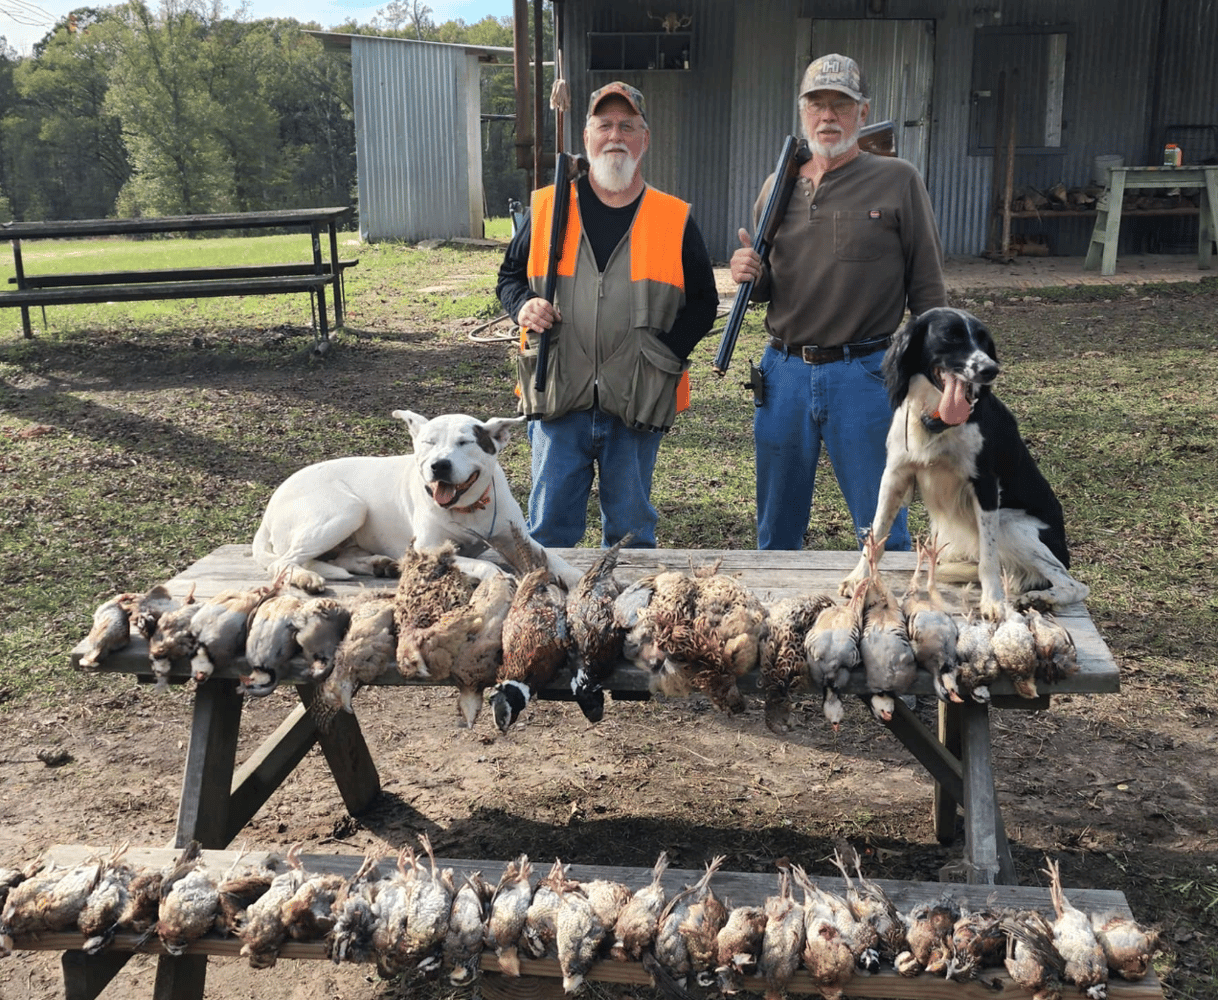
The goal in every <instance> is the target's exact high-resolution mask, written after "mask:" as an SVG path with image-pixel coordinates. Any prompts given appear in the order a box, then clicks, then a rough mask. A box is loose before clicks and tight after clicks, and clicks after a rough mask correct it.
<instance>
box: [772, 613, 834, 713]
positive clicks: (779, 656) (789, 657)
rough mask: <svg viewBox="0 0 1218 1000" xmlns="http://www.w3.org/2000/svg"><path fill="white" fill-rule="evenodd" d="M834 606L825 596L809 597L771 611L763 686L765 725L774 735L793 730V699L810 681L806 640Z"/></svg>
mask: <svg viewBox="0 0 1218 1000" xmlns="http://www.w3.org/2000/svg"><path fill="white" fill-rule="evenodd" d="M834 604H835V602H834V600H833V598H831V597H826V596H824V595H823V594H806V595H804V596H801V597H788V598H784V599H783V600H781V601H779V602H778V603H777V604H775V605H774V606H773V607H771V608H770V614H769V618H770V629H769V634H768V635H767V636H766V638H765V640H764V641H763V642H762V644H761V683H762V687H763V689H764V691H765V724H766V726H767V727H768V728H769V729H770V731H771V732H775V733H779V734H783V733H789V732H790V731H791V729H792V726H791V695H792V693H794V692H796V691H798V690H800V689H801V688H802V687H804V686H805V685H806V684H807V682H808V681H809V679H810V677H809V667H808V656H807V654H806V653H805V652H804V640H805V639H806V637H807V635H808V632H809V630H810V629H811V628H812V625H813V623H814V622H815V621H816V619H817V617H818V616H819V615H820V613H821V612H822V611H824V610H825V609H826V608H828V607H831V606H833V605H834Z"/></svg>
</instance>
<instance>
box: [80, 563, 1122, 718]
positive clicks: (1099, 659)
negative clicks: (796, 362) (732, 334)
mask: <svg viewBox="0 0 1218 1000" xmlns="http://www.w3.org/2000/svg"><path fill="white" fill-rule="evenodd" d="M558 552H559V554H560V555H561V556H562V557H563V558H565V559H567V560H568V561H569V562H570V563H571V564H572V565H574V566H575V567H576V568H578V569H585V568H587V567H588V566H590V565H591V563H592V562H593V560H594V559H595V558H596V557H597V556H598V555H599V554H600V550H599V549H589V548H576V549H559V550H558ZM720 558H721V559H722V563H721V565H720V572H723V573H732V574H736V575H738V576H739V578H740V580H741V582H743V583H744V584H745V586H747V587H749V589H750V590H752V591H753V593H755V594H756V595H757V597H758V599H759V600H761V601H762V602H763V603H765V604H767V605H769V604H772V603H774V601H776V600H779V599H781V598H782V597H786V596H793V595H796V594H806V593H828V594H835V593H836V588H837V584H838V583H839V582H840V580H841V579H842V577H843V576H845V575H846V574H847V573H848V572H849V571H850V570H851V569H852V568H853V566H854V563H855V560H856V559H857V558H858V556H857V554H856V553H852V552H831V551H804V552H759V551H756V550H750V549H626V550H624V551H623V552H622V554H621V558H620V560H619V563H618V570H617V573H616V576H617V578H618V579H619V580H620V581H621V582H622V583H623V584H628V583H631V582H633V581H634V580H637V579H638V578H639V577H641V576H644V575H646V574H647V573H651V572H654V571H655V570H656V569H657V568H659V567H669V568H672V569H682V570H688V569H689V568H690V566H691V565H692V566H694V567H698V566H703V565H711V564H713V563H714V562H715V561H716V560H719V559H720ZM914 563H915V557H914V555H913V554H912V553H909V552H890V553H888V554H887V555H886V556H885V558H884V563H883V567H882V571H883V573H884V576H885V579H886V580H887V581H888V582H889V584H890V585H891V586H893V587H894V589H897V590H898V591H899V590H903V589H904V588H905V586H906V585H907V583H908V581H909V576H910V574H911V572H912V570H913V568H914ZM267 581H268V577H267V575H266V573H265V572H264V571H263V570H262V569H261V568H260V567H259V566H257V565H256V564H255V562H254V560H253V556H252V555H251V552H250V546H248V545H222V546H220V547H219V548H217V549H215V550H214V551H212V552H210V553H208V555H206V556H204V557H203V558H202V559H200V560H198V561H197V562H195V563H193V564H192V565H191V566H189V567H188V568H187V569H185V570H184V571H182V572H181V573H179V574H178V575H177V576H174V577H172V578H171V579H170V580H168V581H166V584H165V585H166V587H167V588H168V590H169V592H170V593H171V594H173V595H174V596H176V597H184V596H185V595H186V594H187V593H190V592H191V589H192V588H193V590H194V595H195V599H196V600H207V599H208V598H210V597H213V596H215V595H216V594H218V593H220V591H222V590H227V589H246V588H249V587H254V586H260V585H262V584H264V583H266V582H267ZM394 586H395V581H393V580H382V579H375V578H372V577H357V578H354V579H352V580H349V581H344V580H336V581H331V586H330V588H329V590H330V591H331V592H333V593H334V594H336V595H339V596H343V595H350V594H354V593H358V592H360V591H367V590H391V589H392V588H393V587H394ZM943 591H944V596H945V598H946V600H947V603H948V605H949V607H952V608H954V609H958V608H959V606H960V590H959V588H956V587H949V586H945V587H944V588H943ZM957 613H958V611H957ZM1060 618H1061V620H1062V623H1063V624H1064V625H1065V626H1066V627H1067V628H1068V629H1069V630H1070V634H1071V636H1072V637H1073V638H1074V642H1075V646H1076V647H1077V650H1078V661H1079V671H1078V673H1077V674H1075V675H1074V676H1073V677H1070V678H1067V679H1066V680H1064V681H1062V682H1061V683H1059V684H1056V685H1054V686H1053V687H1051V688H1049V687H1046V686H1044V685H1042V687H1043V688H1044V690H1045V691H1048V692H1049V693H1053V694H1103V693H1111V692H1115V691H1119V690H1120V672H1119V670H1118V668H1117V664H1116V661H1115V660H1114V659H1113V658H1112V654H1111V652H1110V651H1109V649H1108V646H1107V644H1106V643H1105V642H1104V640H1103V638H1102V637H1101V636H1100V634H1099V633H1098V632H1097V630H1096V628H1095V624H1094V623H1093V622H1092V621H1091V618H1090V616H1089V615H1088V614H1087V610H1086V608H1085V607H1084V606H1083V605H1081V604H1078V605H1073V606H1072V607H1070V608H1068V609H1065V611H1064V612H1063V613H1062V614H1061V615H1060ZM79 658H80V657H79V652H76V651H74V652H73V656H72V662H73V663H74V664H75V663H76V662H77V661H78V660H79ZM99 669H100V670H101V671H102V672H118V673H134V674H140V675H144V676H150V675H151V672H152V668H151V664H150V661H149V658H148V651H147V643H146V642H145V641H144V640H143V638H141V637H140V636H138V635H133V636H132V641H131V644H130V645H129V646H127V647H126V648H125V649H123V650H119V651H118V652H115V653H113V654H111V656H110V657H108V658H107V659H106V660H105V661H104V662H103V663H102V665H101V667H100V668H99ZM244 669H245V665H244V661H238V663H237V664H236V665H235V666H234V667H230V668H221V669H219V670H217V672H216V675H215V676H217V677H238V676H240V674H241V672H242V671H243V670H244ZM304 670H305V664H304V663H303V661H297V662H296V663H295V664H294V667H293V671H294V672H293V673H292V674H291V675H290V676H289V677H286V678H284V679H283V681H284V683H299V682H300V681H302V680H303V679H304V678H305V675H304ZM171 676H172V677H174V678H178V679H183V680H184V679H185V678H187V677H188V676H189V670H188V668H187V665H186V664H185V663H181V664H178V665H176V666H175V669H174V671H173V673H172V674H171ZM648 679H649V678H648V676H647V673H646V672H645V671H643V670H640V669H639V668H637V667H634V666H632V665H630V664H625V663H623V664H622V665H620V666H619V668H618V669H617V670H616V671H615V672H614V675H613V676H612V677H611V678H610V680H609V682H608V683H607V684H606V687H607V688H608V689H609V690H611V691H614V690H616V691H619V692H634V693H641V692H646V691H647V688H648ZM755 681H756V678H752V679H746V680H745V681H744V682H743V683H742V688H743V689H753V688H755V686H756V685H755ZM377 683H379V684H383V685H401V684H418V683H427V684H431V683H435V682H433V681H425V682H420V681H412V680H406V679H404V678H402V677H400V676H399V675H398V673H397V672H396V670H392V669H391V670H388V671H386V672H385V674H384V675H382V677H381V678H380V680H379V681H378V682H377ZM991 689H992V691H993V693H994V694H996V695H1007V694H1013V693H1014V689H1013V688H1012V687H1011V684H1010V681H1009V680H1007V679H1006V678H1000V679H999V680H998V681H997V682H996V683H995V684H993V685H991ZM847 690H849V691H851V692H859V693H862V692H864V691H865V686H864V685H863V681H862V677H861V674H860V676H858V677H857V678H854V679H853V680H852V682H851V685H850V687H849V688H848V689H847ZM912 692H913V693H914V694H932V693H933V686H932V683H931V680H930V677H929V676H927V675H926V674H925V673H924V672H919V674H918V677H917V680H916V681H915V684H914V687H913V688H912ZM550 694H551V695H557V696H566V697H569V690H568V688H567V684H566V682H565V681H558V682H555V684H553V685H551V688H550Z"/></svg>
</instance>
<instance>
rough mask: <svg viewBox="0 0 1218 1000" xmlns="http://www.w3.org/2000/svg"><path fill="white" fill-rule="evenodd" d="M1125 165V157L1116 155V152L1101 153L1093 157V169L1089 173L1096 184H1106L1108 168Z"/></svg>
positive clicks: (1105, 185)
mask: <svg viewBox="0 0 1218 1000" xmlns="http://www.w3.org/2000/svg"><path fill="white" fill-rule="evenodd" d="M1124 165H1125V157H1123V156H1118V155H1117V154H1116V153H1103V154H1101V155H1100V156H1097V157H1096V158H1095V169H1094V171H1093V172H1092V174H1091V179H1092V180H1093V181H1095V183H1096V184H1100V185H1103V186H1104V187H1107V186H1108V170H1109V169H1110V168H1111V167H1123V166H1124Z"/></svg>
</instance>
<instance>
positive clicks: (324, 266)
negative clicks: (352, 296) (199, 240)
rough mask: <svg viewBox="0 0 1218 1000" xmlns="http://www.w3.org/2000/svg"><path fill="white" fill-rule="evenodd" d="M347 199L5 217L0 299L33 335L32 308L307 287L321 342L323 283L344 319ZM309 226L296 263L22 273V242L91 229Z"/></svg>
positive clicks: (324, 334)
mask: <svg viewBox="0 0 1218 1000" xmlns="http://www.w3.org/2000/svg"><path fill="white" fill-rule="evenodd" d="M350 211H351V209H350V207H349V206H346V205H338V206H330V207H324V208H292V209H278V210H269V211H262V212H220V213H215V214H211V215H179V216H160V217H150V218H139V219H64V220H58V221H49V222H10V223H7V224H4V225H0V237H2V238H4V239H8V240H10V241H11V242H12V246H13V266H14V269H15V271H16V274H15V275H14V277H13V278H12V279H11V281H12V283H13V284H15V285H16V286H17V288H16V290H15V291H11V292H9V291H6V292H0V306H9V307H17V308H20V309H21V323H22V329H23V331H24V333H25V336H26V337H32V336H33V329H32V328H31V326H30V307H31V306H42V307H43V308H44V309H45V307H46V306H48V305H67V304H73V303H84V302H118V301H124V302H129V301H142V300H147V299H180V298H202V297H210V296H228V295H265V294H271V293H279V292H308V293H309V295H310V298H312V296H313V295H316V296H317V306H318V309H317V324H318V341H319V344H324V343H325V342H327V341H328V340H329V320H328V317H327V312H326V292H325V289H326V286H327V285H330V286H333V289H334V326H335V327H336V328H337V327H341V326H342V325H343V294H342V288H343V282H342V275H343V270H344V268H345V267H349V266H350V265H351V264H353V263H354V261H341V260H340V259H339V256H338V220H339V219H340V218H341V217H342V216H344V215H346V214H347V213H348V212H350ZM323 226H324V227H325V228H326V229H327V230H328V232H329V250H330V253H329V260H326V259H325V258H324V257H323V254H322V244H321V232H322V227H323ZM306 227H307V228H308V230H309V232H310V234H311V236H312V242H313V255H312V260H311V261H308V262H299V263H285V264H269V265H249V266H245V267H235V266H228V265H225V266H216V267H202V268H197V267H196V268H186V269H164V270H159V271H100V272H91V273H87V274H49V275H27V274H26V273H25V264H24V261H23V259H22V255H21V241H22V240H32V239H84V238H87V237H94V236H149V235H163V234H167V233H197V232H205V231H215V230H221V229H232V230H245V229H291V228H306Z"/></svg>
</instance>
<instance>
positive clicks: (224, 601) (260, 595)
mask: <svg viewBox="0 0 1218 1000" xmlns="http://www.w3.org/2000/svg"><path fill="white" fill-rule="evenodd" d="M279 585H280V584H279V583H278V582H276V583H273V584H269V585H267V586H265V587H254V588H253V589H252V590H222V591H221V592H220V593H218V594H217V595H216V596H215V597H213V598H211V599H210V600H207V601H204V602H203V606H202V607H200V608H199V610H198V611H197V612H196V613H195V616H194V618H193V619H192V620H191V628H192V630H193V631H194V634H195V651H194V655H193V656H192V657H191V659H190V669H191V674H192V675H193V677H194V679H195V682H196V683H197V684H202V683H203V682H204V681H206V680H207V679H208V678H209V677H211V675H212V674H213V673H214V672H215V669H216V667H227V666H230V665H231V664H232V662H233V661H234V660H235V659H236V658H237V657H238V656H239V655H240V654H241V651H242V650H243V649H244V648H245V635H246V631H247V629H248V627H249V619H250V616H251V615H252V614H253V613H254V611H255V610H256V609H257V608H258V605H260V604H261V603H262V602H263V601H265V600H266V599H267V598H269V597H271V596H273V595H274V594H275V592H276V589H277V588H278V586H279Z"/></svg>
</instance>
